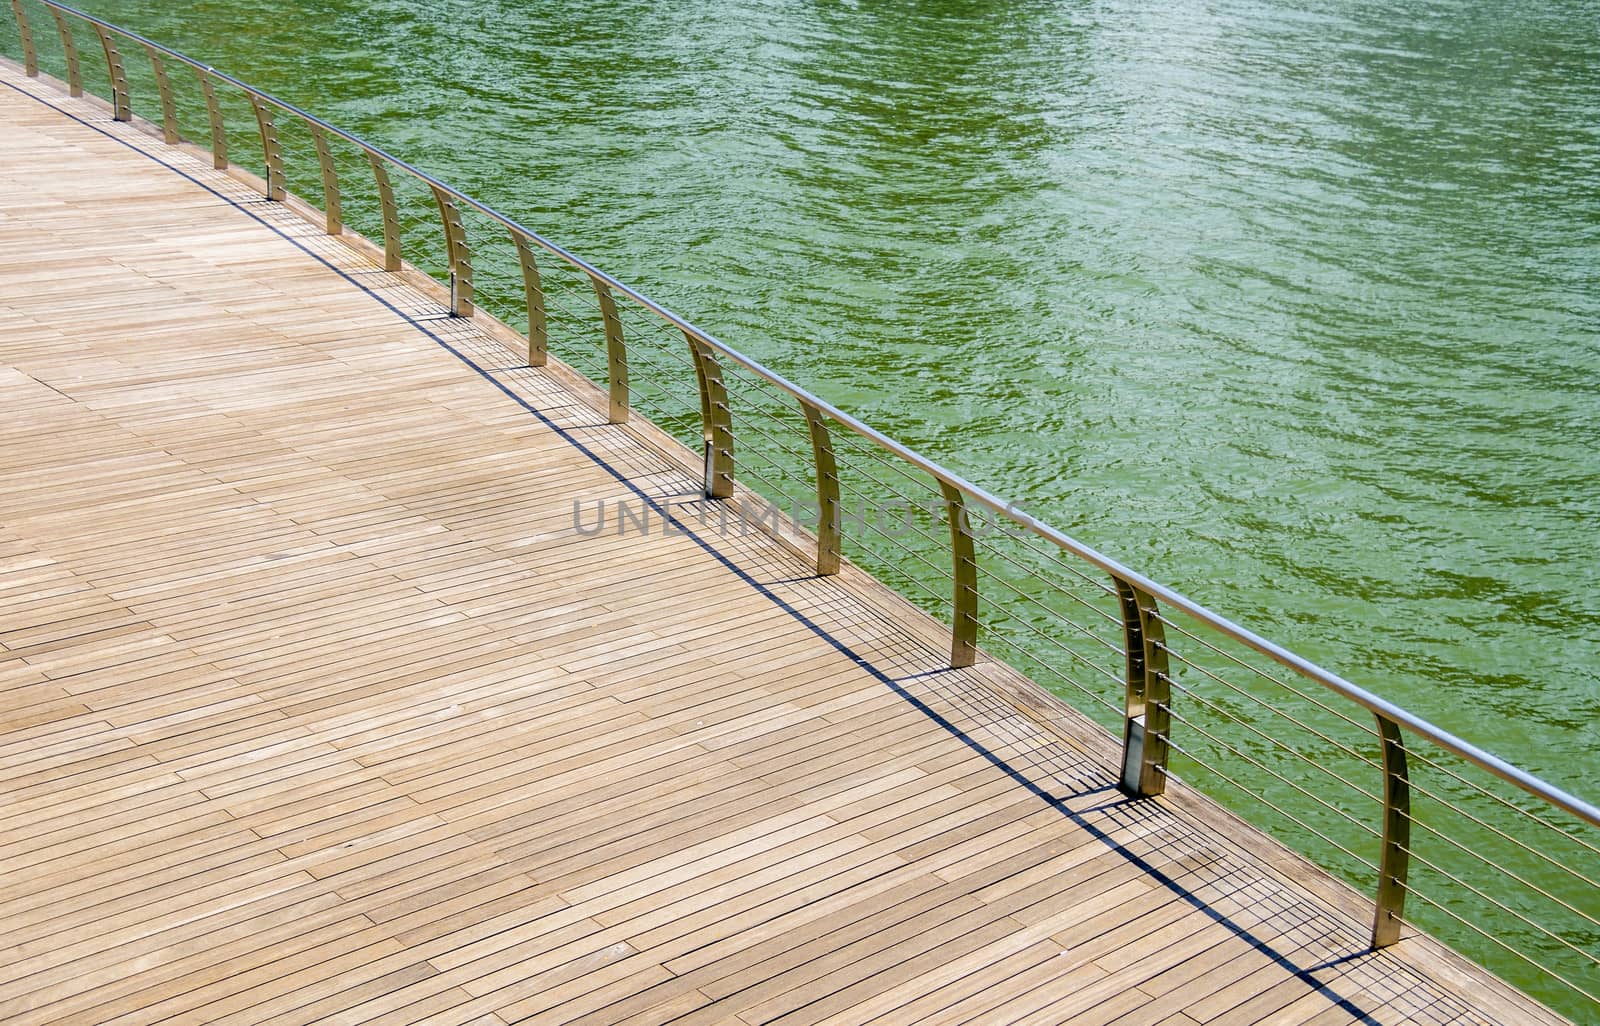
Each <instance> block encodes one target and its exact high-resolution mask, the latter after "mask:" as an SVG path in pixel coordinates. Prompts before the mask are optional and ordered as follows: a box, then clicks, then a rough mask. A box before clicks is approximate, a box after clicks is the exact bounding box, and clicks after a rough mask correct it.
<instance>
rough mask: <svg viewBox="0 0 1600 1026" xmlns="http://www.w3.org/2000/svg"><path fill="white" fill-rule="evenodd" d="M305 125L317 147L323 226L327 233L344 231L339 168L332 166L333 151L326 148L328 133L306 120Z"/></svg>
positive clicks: (312, 142) (335, 233)
mask: <svg viewBox="0 0 1600 1026" xmlns="http://www.w3.org/2000/svg"><path fill="white" fill-rule="evenodd" d="M306 127H307V128H309V129H311V144H312V145H313V146H315V147H316V148H317V163H318V164H319V165H320V166H321V167H322V212H323V215H324V218H325V224H324V226H325V227H326V228H327V232H328V234H329V235H338V234H339V233H340V232H342V231H344V212H343V205H342V204H341V203H340V202H339V169H338V168H337V167H335V166H334V163H333V151H332V150H330V149H328V133H326V132H324V131H323V130H322V128H321V127H320V126H318V125H316V124H314V123H311V122H307V124H306Z"/></svg>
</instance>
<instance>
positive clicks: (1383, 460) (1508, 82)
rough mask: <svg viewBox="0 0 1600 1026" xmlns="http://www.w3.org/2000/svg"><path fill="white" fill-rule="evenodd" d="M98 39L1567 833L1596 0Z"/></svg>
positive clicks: (638, 8) (1597, 364) (306, 20)
mask: <svg viewBox="0 0 1600 1026" xmlns="http://www.w3.org/2000/svg"><path fill="white" fill-rule="evenodd" d="M86 6H87V7H88V8H89V9H91V10H92V11H93V12H94V13H97V14H100V15H102V16H105V17H107V18H109V19H111V20H113V21H117V22H119V23H123V24H125V25H127V26H129V27H131V28H134V29H137V30H140V31H143V32H145V33H146V34H148V35H151V36H153V37H155V38H157V39H159V40H162V41H164V42H167V43H169V44H171V45H173V46H175V47H177V48H179V49H182V50H184V51H186V52H188V53H190V54H192V55H194V56H197V57H202V58H204V59H206V60H208V61H211V62H213V63H215V64H216V65H217V66H218V67H220V68H223V69H226V70H228V71H231V72H234V73H236V74H238V75H240V76H241V77H243V78H245V79H246V80H248V81H251V82H254V83H256V84H258V85H260V86H262V87H264V88H266V89H268V90H271V91H273V92H275V93H277V94H278V95H280V96H283V97H284V98H286V99H289V100H292V101H294V102H297V103H300V104H302V105H304V106H306V107H307V108H309V109H311V110H313V111H314V112H316V113H319V114H321V115H323V116H325V117H327V118H328V119H329V120H331V121H333V122H334V123H336V124H340V125H342V126H345V127H348V128H351V129H353V130H354V131H356V132H358V133H360V134H362V135H364V136H366V137H367V138H370V139H372V140H373V141H375V142H377V143H379V144H380V145H383V146H385V147H386V148H389V149H390V150H392V151H393V152H397V153H399V154H401V155H403V156H406V157H407V158H409V159H411V160H413V161H414V162H415V163H417V164H419V165H421V166H422V167H424V168H427V169H429V170H431V171H433V172H435V173H437V174H439V175H440V176H441V177H443V178H445V179H446V180H448V181H450V182H451V183H452V184H455V185H457V186H459V187H461V188H463V189H465V190H466V191H468V192H471V193H473V194H475V195H478V196H481V197H483V198H485V199H487V200H488V201H490V202H491V203H493V204H495V205H496V206H498V207H500V208H501V209H503V210H505V211H507V212H508V213H511V214H512V215H513V216H516V217H518V218H519V219H521V220H522V221H523V222H524V223H527V224H530V225H532V226H534V227H536V228H539V229H540V230H542V231H544V232H545V233H546V234H547V235H549V236H550V237H552V238H554V239H556V240H557V241H559V242H561V243H563V244H565V245H567V246H569V247H570V248H572V249H573V250H575V251H576V252H578V253H580V254H582V255H584V256H585V257H587V258H589V259H591V260H592V261H594V262H595V263H597V264H599V265H600V266H602V267H604V268H606V269H607V270H609V271H611V272H612V273H614V274H616V275H617V276H618V277H620V278H622V279H623V280H624V281H627V282H629V283H631V284H634V285H637V286H639V287H641V288H642V289H644V290H645V291H646V292H648V293H650V294H652V295H654V296H656V297H657V298H659V299H661V300H663V301H664V302H666V303H667V305H669V306H671V307H673V308H674V309H676V310H678V311H679V312H681V313H684V314H685V315H687V316H689V317H690V318H691V319H693V320H695V321H696V322H697V323H699V324H701V325H702V326H704V327H705V328H707V329H708V330H710V331H712V332H713V333H715V334H716V335H718V336H719V337H721V338H723V339H724V340H727V341H729V342H731V343H733V344H734V345H736V346H738V347H740V348H741V349H743V350H745V351H746V352H748V353H750V354H752V355H754V356H755V357H757V358H758V359H760V360H762V361H764V362H766V363H768V364H769V365H771V366H773V367H774V368H775V369H777V370H779V371H780V372H782V373H785V374H786V375H788V376H790V377H791V378H793V379H794V380H796V381H798V382H800V383H802V384H805V385H807V386H809V387H811V388H813V389H814V390H815V391H817V392H819V393H820V394H821V395H823V396H824V397H825V398H828V399H830V400H832V401H834V402H836V403H838V404H839V405H841V406H843V407H845V408H846V409H850V410H854V411H857V412H859V413H860V414H861V415H863V416H864V418H865V419H866V420H868V421H869V422H872V423H874V424H876V425H878V426H880V427H883V428H885V429H887V430H888V431H889V433H891V434H893V435H895V436H897V437H899V438H900V439H902V440H904V441H906V442H908V443H910V444H912V445H913V446H915V447H917V448H919V449H922V450H923V451H925V452H927V453H929V454H930V455H932V456H934V457H935V458H937V459H939V460H941V461H942V462H945V463H946V464H947V465H949V466H951V467H952V468H954V469H957V470H959V471H960V472H962V473H964V474H965V475H967V476H968V477H970V478H972V479H973V480H975V481H977V482H978V483H980V484H983V485H986V486H989V487H992V488H994V489H995V490H997V491H999V492H1000V493H1002V494H1005V495H1008V496H1014V497H1017V498H1019V499H1020V500H1022V503H1023V505H1024V506H1025V507H1026V508H1027V509H1029V510H1030V511H1032V512H1033V513H1034V514H1036V515H1037V516H1039V517H1040V518H1042V519H1045V520H1047V521H1050V522H1052V523H1054V524H1056V525H1057V526H1060V527H1062V528H1063V529H1066V530H1067V531H1069V532H1070V533H1072V534H1074V535H1076V536H1078V537H1080V538H1082V539H1083V540H1084V541H1086V542H1088V543H1089V544H1091V545H1094V546H1096V547H1098V548H1100V549H1101V550H1102V551H1105V552H1107V553H1109V554H1110V555H1112V556H1114V557H1116V558H1118V559H1120V560H1122V561H1123V562H1125V563H1127V564H1129V565H1132V566H1134V567H1136V568H1139V569H1141V570H1144V571H1146V572H1148V573H1150V574H1151V575H1152V576H1154V577H1156V578H1157V579H1159V580H1162V581H1163V582H1165V583H1168V584H1171V585H1173V586H1176V587H1177V588H1179V589H1180V590H1183V591H1185V592H1187V593H1189V594H1191V595H1193V596H1195V597H1196V598H1198V599H1199V600H1201V601H1202V602H1204V603H1206V604H1208V605H1210V606H1212V607H1213V608H1215V609H1218V610H1219V611H1221V612H1223V613H1225V614H1227V615H1229V616H1232V617H1234V618H1235V619H1238V620H1240V621H1242V622H1244V623H1246V624H1248V625H1250V626H1252V627H1254V628H1256V629H1258V630H1260V631H1261V632H1262V633H1265V634H1267V635H1268V636H1270V637H1272V638H1274V639H1275V640H1278V641H1280V642H1282V643H1284V644H1286V645H1288V646H1289V647H1291V648H1293V649H1295V650H1296V651H1299V652H1301V653H1303V654H1305V655H1307V656H1309V657H1311V658H1313V659H1315V660H1317V661H1319V662H1322V663H1324V664H1325V665H1327V666H1329V667H1330V668H1332V669H1334V670H1336V671H1338V672H1341V673H1343V674H1344V675H1345V676H1347V677H1350V678H1351V679H1353V680H1355V681H1356V682H1357V683H1360V684H1362V685H1364V686H1367V687H1370V688H1372V689H1374V690H1376V691H1379V692H1380V693H1382V694H1384V695H1387V696H1389V697H1391V698H1393V699H1395V700H1397V701H1399V702H1401V703H1402V704H1404V705H1406V706H1408V707H1410V708H1412V709H1414V710H1416V711H1418V712H1420V713H1422V714H1423V715H1425V716H1427V717H1429V718H1430V719H1433V720H1434V721H1435V722H1437V723H1439V724H1440V725H1441V726H1443V727H1445V728H1446V729H1449V730H1451V731H1454V732H1456V733H1458V734H1460V735H1462V736H1464V737H1466V738H1468V739H1469V740H1472V741H1474V742H1476V743H1479V744H1481V745H1483V746H1485V747H1487V748H1489V749H1491V750H1493V751H1495V752H1497V753H1499V754H1502V755H1504V756H1506V757H1507V758H1509V759H1511V760H1512V761H1514V762H1517V763H1519V764H1521V765H1523V766H1525V767H1527V768H1529V769H1531V770H1533V771H1535V772H1538V773H1540V774H1541V775H1544V776H1546V777H1547V778H1548V779H1550V780H1552V781H1553V782H1555V783H1558V784H1560V785H1563V786H1566V787H1568V788H1571V789H1573V790H1575V791H1577V792H1578V793H1579V794H1582V795H1585V796H1586V797H1589V798H1590V799H1591V800H1592V799H1594V798H1595V797H1596V794H1597V792H1596V788H1595V786H1594V785H1593V783H1592V780H1591V778H1592V771H1593V770H1594V768H1595V766H1596V765H1597V761H1596V756H1597V755H1600V731H1597V729H1596V727H1595V720H1596V712H1597V708H1600V592H1597V589H1596V567H1597V564H1600V558H1597V557H1600V530H1597V527H1600V13H1597V12H1596V9H1595V8H1594V6H1593V3H1592V0H1422V2H1419V3H1415V4H1394V3H1389V2H1384V3H1378V2H1375V0H1309V2H1306V3H1294V4H1291V3H1284V2H1277V0H1212V2H1206V3H1195V2H1188V0H1177V2H1173V3H1164V4H1148V3H1130V2H1126V0H1100V2H1094V0H1088V2H1070V3H1062V2H1049V3H1045V2H1030V0H1012V2H1007V3H983V2H976V0H974V2H966V3H956V2H945V3H936V2H906V0H902V2H870V0H866V2H859V3H845V2H823V0H622V2H615V3H610V4H604V5H597V4H594V3H588V2H586V3H577V2H572V0H541V2H539V3H532V2H523V3H515V2H509V0H498V2H497V0H486V2H476V3H470V4H469V3H464V2H440V0H378V2H368V0H361V2H357V0H318V2H315V3H310V2H296V0H285V2H282V3H277V4H270V5H255V4H235V3H226V2H215V0H212V2H203V0H196V2H187V3H180V4H174V3H170V2H167V0H93V2H89V3H87V5H86ZM942 586H943V585H941V587H942Z"/></svg>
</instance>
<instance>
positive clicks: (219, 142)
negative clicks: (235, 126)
mask: <svg viewBox="0 0 1600 1026" xmlns="http://www.w3.org/2000/svg"><path fill="white" fill-rule="evenodd" d="M194 77H195V78H198V79H199V80H200V91H201V92H203V93H205V95H206V118H207V120H209V121H210V122H211V166H212V167H214V168H216V169H217V170H218V171H224V170H226V169H227V167H228V129H227V126H226V125H225V124H224V123H223V120H222V107H221V106H220V105H218V103H217V90H216V89H215V87H213V86H212V85H211V75H210V73H209V72H207V71H204V70H202V69H200V68H195V69H194Z"/></svg>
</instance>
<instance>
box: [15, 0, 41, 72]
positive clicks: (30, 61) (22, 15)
mask: <svg viewBox="0 0 1600 1026" xmlns="http://www.w3.org/2000/svg"><path fill="white" fill-rule="evenodd" d="M11 13H12V14H14V15H16V17H17V35H18V36H19V37H20V38H21V39H22V68H23V70H24V71H26V72H27V74H28V77H29V78H38V77H39V51H38V50H37V49H35V48H34V45H33V26H32V25H29V24H28V12H27V11H24V10H23V9H22V0H11Z"/></svg>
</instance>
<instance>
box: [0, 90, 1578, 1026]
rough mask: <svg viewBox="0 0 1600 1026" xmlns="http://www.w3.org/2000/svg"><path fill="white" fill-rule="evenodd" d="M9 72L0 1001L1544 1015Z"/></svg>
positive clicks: (584, 412) (565, 394) (254, 203)
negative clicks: (647, 527) (596, 504)
mask: <svg viewBox="0 0 1600 1026" xmlns="http://www.w3.org/2000/svg"><path fill="white" fill-rule="evenodd" d="M440 313H441V310H440V308H439V304H438V301H437V298H436V297H435V296H432V295H429V294H427V293H426V292H424V291H419V290H418V289H416V288H414V287H412V286H410V285H408V284H407V283H406V282H405V281H404V280H403V279H402V278H401V277H400V276H397V275H390V274H385V273H383V272H381V270H379V269H378V268H377V267H376V266H375V265H374V264H372V263H371V262H370V261H369V260H368V259H367V257H366V256H365V255H363V254H362V253H361V252H358V251H357V250H356V249H355V248H352V247H351V246H348V245H345V244H344V243H342V242H340V241H337V240H331V239H328V238H326V237H324V236H322V235H321V234H320V233H319V230H318V228H317V227H316V226H313V225H311V224H309V223H307V222H306V221H304V220H303V219H302V218H300V217H299V216H297V215H296V214H295V212H294V211H293V210H291V209H289V208H287V207H285V206H284V205H282V204H269V203H266V202H263V201H262V200H261V199H260V198H259V195H258V194H257V193H256V192H254V191H253V190H252V189H250V188H249V187H247V186H246V185H245V184H244V183H243V182H242V181H241V180H239V179H237V178H235V177H230V176H229V175H227V174H224V173H221V172H216V171H212V170H211V169H210V167H209V165H208V164H207V163H206V162H204V161H202V160H199V159H196V157H195V156H194V155H192V154H190V153H186V152H185V151H182V150H178V149H173V148H169V147H166V146H163V145H162V144H161V143H160V141H159V140H158V139H155V138H152V137H151V136H150V135H149V134H147V133H146V132H142V131H141V130H140V129H139V128H137V127H134V126H128V125H117V124H113V123H111V122H110V120H109V116H108V114H107V113H106V112H105V111H104V110H103V108H102V107H100V106H98V105H96V104H93V103H90V102H88V101H73V100H67V99H66V98H65V97H64V96H63V95H61V94H60V93H58V92H55V91H53V90H52V88H51V87H50V86H49V85H47V84H41V83H40V82H37V81H28V80H25V79H23V78H22V77H21V75H20V74H18V73H17V72H16V71H15V69H13V68H10V67H0V767H3V775H0V949H3V957H0V1021H3V1022H5V1023H6V1024H8V1026H31V1024H38V1023H84V1024H91V1023H92V1024H105V1023H117V1024H124V1023H156V1022H162V1023H218V1024H223V1023H226V1024H243V1023H257V1022H259V1023H271V1024H274V1026H288V1024H295V1023H358V1022H374V1023H396V1024H398V1023H452V1024H468V1023H470V1024H480V1026H483V1024H500V1023H558V1022H582V1023H666V1022H673V1023H681V1024H699V1023H734V1024H754V1023H767V1022H779V1023H784V1024H791V1026H800V1024H808V1023H834V1024H841V1023H866V1022H882V1023H930V1024H931V1023H961V1022H979V1023H1007V1024H1009V1023H1078V1024H1100V1023H1116V1024H1119V1026H1134V1024H1139V1023H1180V1024H1191V1026H1192V1024H1196V1023H1213V1022H1228V1023H1256V1022H1261V1023H1269V1022H1270V1023H1277V1024H1284V1026H1288V1024H1294V1023H1307V1024H1310V1023H1315V1024H1328V1023H1346V1022H1376V1023H1400V1022H1419V1023H1454V1022H1486V1021H1498V1022H1504V1023H1508V1024H1512V1026H1524V1024H1526V1023H1530V1022H1543V1021H1555V1020H1554V1019H1553V1018H1552V1017H1551V1016H1550V1015H1549V1013H1548V1012H1545V1011H1543V1010H1541V1009H1539V1008H1537V1007H1536V1006H1533V1005H1531V1004H1529V1003H1527V1002H1526V1001H1525V1000H1523V999H1521V998H1519V997H1517V996H1516V995H1514V994H1513V993H1512V992H1510V991H1509V990H1508V989H1507V988H1505V987H1504V986H1503V985H1501V984H1499V983H1497V982H1495V981H1493V980H1490V979H1487V978H1485V977H1483V976H1482V974H1480V973H1477V972H1476V971H1474V970H1471V969H1470V968H1468V967H1467V966H1466V965H1465V963H1462V962H1461V961H1459V960H1458V959H1455V958H1454V957H1453V956H1452V955H1450V954H1449V953H1448V952H1445V951H1443V950H1442V949H1441V948H1439V947H1438V946H1437V945H1435V944H1433V943H1432V942H1431V941H1429V940H1427V939H1426V938H1417V937H1412V938H1408V939H1406V940H1404V941H1402V942H1401V943H1400V944H1399V945H1397V946H1395V947H1394V948H1391V949H1388V950H1386V951H1384V952H1382V953H1378V954H1373V953H1368V952H1367V951H1366V950H1365V941H1366V938H1367V934H1368V930H1369V927H1368V924H1367V920H1366V916H1367V914H1368V912H1367V906H1366V905H1365V903H1364V901H1362V900H1361V899H1358V898H1356V897H1355V896H1352V895H1348V894H1346V893H1345V892H1344V891H1342V889H1340V888H1339V887H1337V886H1336V885H1334V884H1332V883H1331V882H1330V881H1328V880H1326V879H1325V878H1322V877H1321V876H1320V875H1319V874H1317V873H1315V872H1313V871H1311V870H1310V869H1309V868H1307V867H1306V865H1305V864H1304V863H1302V862H1300V861H1299V860H1297V859H1295V858H1293V857H1291V856H1289V855H1288V854H1287V853H1285V852H1283V851H1282V850H1281V849H1279V848H1277V847H1276V846H1274V845H1272V844H1270V843H1267V842H1265V841H1263V840H1262V839H1260V838H1258V837H1255V836H1254V835H1252V834H1251V833H1250V832H1249V831H1247V830H1245V829H1244V828H1242V827H1239V826H1238V825H1237V824H1235V823H1234V822H1233V821H1232V820H1230V819H1229V818H1228V817H1227V816H1226V815H1224V814H1222V813H1221V812H1220V811H1218V810H1217V809H1215V808H1214V807H1212V806H1210V805H1208V804H1207V803H1205V802H1204V801H1202V800H1199V799H1197V798H1195V797H1194V796H1193V795H1191V794H1188V793H1186V792H1184V791H1182V790H1181V789H1179V790H1178V791H1177V792H1176V793H1174V794H1173V795H1171V796H1169V798H1167V799H1163V800H1159V801H1143V802H1130V801H1127V800H1125V799H1123V798H1122V797H1121V796H1120V795H1119V793H1118V792H1117V791H1116V790H1115V789H1114V787H1113V786H1112V779H1111V775H1110V772H1109V769H1108V767H1109V766H1110V765H1111V763H1112V761H1113V758H1114V757H1113V755H1112V754H1111V753H1112V748H1111V745H1110V743H1109V741H1108V740H1107V739H1105V738H1103V737H1102V736H1100V735H1099V734H1098V733H1097V732H1096V731H1095V730H1094V729H1093V728H1091V727H1089V726H1086V725H1085V723H1084V722H1083V721H1081V720H1079V719H1078V718H1076V717H1075V716H1073V715H1072V714H1069V713H1067V712H1065V711H1064V710H1061V709H1059V708H1058V707H1055V706H1053V705H1051V704H1050V703H1048V702H1044V701H1041V700H1035V699H1030V698H1029V695H1030V692H1029V691H1028V690H1027V688H1026V686H1025V685H1019V684H1018V683H1017V682H1016V681H1015V680H1013V679H1012V678H1011V677H1010V675H1009V674H1008V672H1007V671H1006V670H1005V669H1004V668H1003V667H996V666H993V665H992V664H980V665H979V666H978V667H976V668H973V669H971V670H963V671H949V670H946V669H944V668H943V666H944V663H943V659H944V656H945V651H944V647H943V646H944V642H943V640H942V637H941V636H940V635H939V634H938V633H937V632H936V631H935V630H934V628H933V625H932V624H931V623H929V622H928V621H925V620H924V619H922V618H921V617H920V615H919V614H916V613H915V612H913V611H912V610H910V609H909V607H907V606H906V605H905V604H904V603H901V602H899V601H898V600H897V599H895V598H893V597H892V596H891V595H889V594H888V593H887V592H885V591H884V590H883V589H881V588H879V587H877V586H876V585H875V584H873V583H872V582H871V581H869V580H867V579H865V578H864V577H862V575H860V574H858V573H856V572H853V571H851V572H847V573H846V574H844V575H843V576H841V577H839V578H829V579H817V578H815V577H812V576H811V575H810V573H809V569H808V567H807V565H806V563H805V562H804V561H803V560H802V559H800V558H798V557H797V556H795V555H794V554H793V553H792V552H791V551H790V550H789V549H788V548H786V547H785V546H783V545H781V544H779V543H777V542H776V541H774V540H773V539H771V538H770V537H768V536H767V535H765V534H763V533H761V532H759V531H754V530H752V531H751V532H750V533H749V534H747V535H744V536H740V535H738V534H737V533H734V534H732V535H725V534H722V533H719V532H716V531H699V530H691V532H690V533H689V534H688V535H685V536H677V537H662V536H660V535H659V534H652V535H650V536H649V537H642V536H639V535H638V534H630V535H628V536H626V537H618V536H616V534H615V533H614V532H610V531H608V532H606V533H605V534H603V535H599V536H593V537H591V536H585V535H582V534H579V533H578V532H576V531H574V530H573V529H572V504H573V500H574V499H575V498H583V499H584V500H585V501H592V500H593V499H597V498H607V499H620V498H631V499H633V500H634V501H636V502H638V501H643V499H644V498H646V497H648V498H649V499H650V500H651V501H655V502H658V503H660V504H661V505H663V506H667V505H673V506H677V507H679V508H680V509H683V510H687V511H692V509H693V507H694V506H695V504H696V503H697V502H699V500H698V499H697V498H696V486H695V481H694V479H693V476H692V473H691V469H692V461H690V460H688V459H686V457H685V454H682V453H679V452H676V451H674V450H673V449H672V448H671V447H670V446H668V445H667V444H666V443H664V441H663V440H662V439H661V437H660V436H659V435H657V434H655V433H654V432H653V431H652V430H651V429H649V428H648V427H647V426H641V427H637V428H621V427H614V426H608V425H606V424H605V423H604V417H603V416H602V415H600V414H598V413H596V412H595V397H594V396H593V395H591V394H589V393H588V392H586V391H585V390H584V389H582V388H580V387H576V386H574V385H573V383H572V382H571V380H570V379H569V378H568V377H567V376H566V375H565V374H564V373H563V372H562V371H561V369H560V368H553V369H550V370H538V371H535V370H530V369H528V368H526V367H520V366H518V365H517V363H516V361H515V360H514V358H513V357H511V356H509V355H508V353H507V350H506V349H505V348H504V347H503V346H501V345H500V344H499V343H498V342H497V341H496V340H495V339H494V338H493V337H492V331H491V329H490V327H488V326H485V325H483V324H482V323H477V324H474V323H467V322H462V321H459V320H448V319H441V318H440V317H439V314H440Z"/></svg>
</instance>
